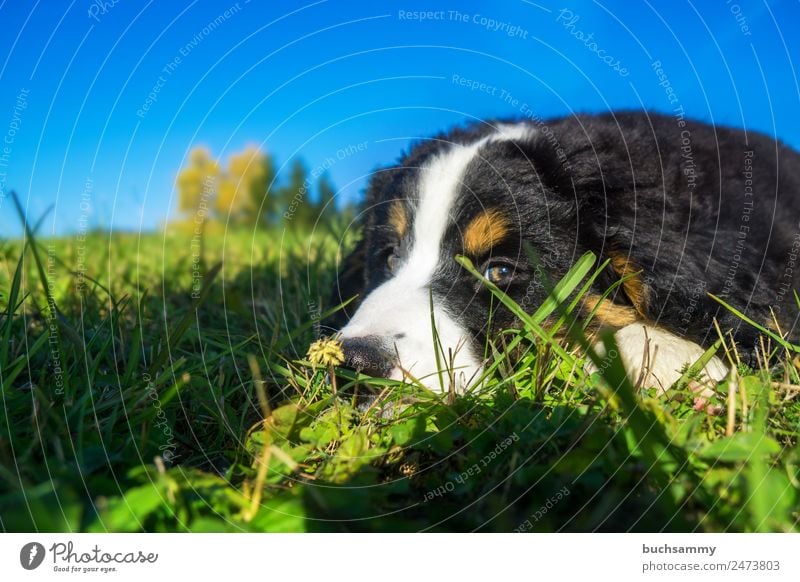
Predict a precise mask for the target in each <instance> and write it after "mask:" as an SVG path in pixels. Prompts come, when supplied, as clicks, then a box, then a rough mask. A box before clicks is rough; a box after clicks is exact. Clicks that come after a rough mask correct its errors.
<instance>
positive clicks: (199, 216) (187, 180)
mask: <svg viewBox="0 0 800 582" xmlns="http://www.w3.org/2000/svg"><path fill="white" fill-rule="evenodd" d="M218 181H219V164H217V162H216V161H215V160H214V159H213V158H212V157H211V152H209V151H208V149H207V148H205V147H202V146H199V147H196V148H194V149H192V151H191V152H189V165H188V166H187V167H185V168H183V169H182V170H181V171H180V172H178V178H177V180H176V186H177V188H178V210H179V211H180V212H181V213H183V214H185V215H187V218H188V219H189V220H190V221H194V222H195V223H196V224H199V225H203V224H205V221H206V220H207V219H208V218H209V213H210V212H211V210H212V209H213V207H214V202H215V199H216V195H217V186H218Z"/></svg>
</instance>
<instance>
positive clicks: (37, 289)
mask: <svg viewBox="0 0 800 582" xmlns="http://www.w3.org/2000/svg"><path fill="white" fill-rule="evenodd" d="M171 230H172V231H174V232H172V233H171V234H169V235H167V236H164V235H162V234H148V235H142V236H138V235H132V234H115V235H113V236H108V235H106V234H102V233H95V234H91V235H88V236H87V237H86V238H85V240H80V239H78V238H77V237H74V238H64V239H57V240H44V239H41V240H38V241H37V245H36V251H37V252H36V254H34V252H33V250H34V249H33V248H32V247H30V246H28V248H27V249H25V250H24V253H23V248H22V242H20V241H3V242H0V342H1V343H0V390H1V392H0V396H2V407H3V409H2V412H0V530H5V531H25V530H31V531H141V530H145V531H187V530H191V531H227V530H230V531H422V530H424V531H437V530H438V531H442V530H445V531H450V530H457V531H464V530H465V531H471V530H480V531H515V530H516V531H557V530H558V531H596V530H600V531H608V530H611V531H628V530H634V531H661V530H667V531H796V530H797V529H798V520H799V519H800V511H799V508H798V504H799V501H800V470H799V469H798V466H799V464H800V448H798V430H799V426H800V425H799V423H800V395H799V394H798V386H797V385H798V384H800V381H798V380H799V379H798V375H797V370H796V369H795V367H794V366H793V365H792V364H791V362H790V361H789V362H788V363H786V361H785V360H787V359H789V360H790V357H787V358H783V360H784V364H783V365H781V366H777V367H774V368H771V369H769V370H747V369H744V368H741V369H740V370H739V375H738V377H734V378H732V379H729V380H728V381H725V382H723V383H722V384H721V385H720V386H719V387H718V389H717V392H718V400H719V403H720V404H722V405H723V406H727V405H728V403H731V404H732V405H733V406H732V408H731V414H730V415H728V413H727V412H725V413H723V414H722V415H718V416H712V415H707V414H705V413H704V412H698V411H695V410H694V409H693V406H692V404H693V394H692V393H691V392H690V391H689V390H688V389H687V388H681V387H678V388H677V389H676V390H674V391H673V392H672V393H671V394H670V396H669V397H666V398H655V397H654V395H653V392H652V391H648V390H644V391H643V392H641V393H639V394H635V393H634V390H633V388H632V387H631V386H630V385H629V383H628V382H627V379H625V377H624V374H622V373H621V369H620V367H619V362H618V361H616V360H613V359H610V360H608V361H603V360H601V359H597V361H596V363H598V364H599V365H598V368H600V369H601V370H602V375H601V374H593V375H591V376H585V375H584V374H583V372H582V370H583V363H584V359H585V357H586V356H583V355H582V351H581V350H579V349H577V347H570V346H569V345H567V344H566V343H565V342H564V341H563V340H562V339H556V338H561V337H562V336H563V335H564V333H556V331H560V332H564V330H566V329H567V328H569V329H570V330H572V332H575V330H577V329H578V328H579V327H580V325H579V324H581V323H583V322H572V309H573V308H574V307H575V305H576V298H577V297H579V296H580V295H581V293H582V292H583V291H585V285H586V283H587V281H588V280H589V279H590V278H591V277H592V276H593V273H594V272H595V268H596V265H594V264H593V261H592V258H591V257H585V258H584V259H582V261H580V262H579V263H578V264H577V265H576V268H575V269H574V270H573V271H572V272H571V273H570V275H569V276H568V277H566V278H565V279H564V280H563V281H562V282H560V283H559V284H558V286H557V287H556V289H555V291H554V293H553V295H554V297H557V298H558V299H559V301H547V302H545V304H543V305H542V306H533V307H534V308H535V309H533V310H532V312H531V313H530V314H526V313H524V312H522V311H521V310H520V308H519V307H518V306H516V305H514V304H513V302H510V300H509V299H508V298H506V297H504V296H502V294H500V293H499V292H496V297H497V303H498V304H504V305H505V306H506V307H507V308H510V309H515V310H518V311H519V315H520V317H521V318H522V319H523V321H524V324H525V325H524V326H523V328H522V329H520V330H510V331H508V332H506V333H504V334H503V335H502V336H501V337H500V338H499V340H498V341H497V342H495V344H493V345H488V346H486V349H487V353H488V354H489V355H491V357H492V364H491V365H490V367H489V372H488V373H487V378H486V382H485V387H484V389H483V390H481V391H479V392H477V391H476V392H473V393H470V394H467V395H465V396H460V397H456V398H453V397H452V395H450V394H444V395H435V394H433V393H430V392H427V391H425V390H423V389H420V388H418V387H415V386H413V385H399V384H396V383H392V382H389V381H380V380H367V379H364V378H361V379H358V378H355V377H354V376H353V375H352V374H348V373H347V372H344V371H343V372H340V374H339V377H338V386H337V394H338V396H334V394H333V387H332V384H331V381H330V377H329V374H328V371H327V370H323V369H316V370H315V369H312V368H310V367H309V366H307V365H305V362H304V358H305V351H306V348H307V347H308V345H309V343H310V342H311V341H313V340H314V339H315V337H316V331H315V319H316V318H317V316H318V310H319V309H320V307H322V308H323V309H324V308H325V305H324V303H325V297H326V296H327V294H328V290H329V289H330V286H331V284H332V282H333V280H334V276H335V260H336V255H337V252H338V251H337V247H338V239H337V237H336V236H335V235H334V234H333V233H320V234H317V235H316V236H314V237H308V236H303V235H300V234H297V233H281V232H257V233H255V234H253V233H252V232H233V233H228V234H227V235H225V233H222V232H213V230H212V231H210V232H209V234H208V236H207V237H206V240H205V241H204V249H203V257H202V261H200V262H196V263H194V264H193V251H195V250H196V247H192V241H191V235H190V234H186V233H180V232H178V231H177V230H178V229H174V228H173V229H171ZM351 242H352V241H345V246H347V245H348V244H350V243H351ZM37 256H38V260H39V264H37V261H36V259H37ZM220 263H221V266H220V267H218V268H215V266H216V265H218V264H220ZM464 264H465V267H467V268H469V265H468V264H467V263H464ZM198 269H199V273H200V274H201V275H202V280H200V279H197V278H196V277H194V278H193V270H194V271H197V270H198ZM81 273H85V279H84V285H83V286H82V287H81V286H79V285H78V283H79V281H80V275H81ZM201 289H202V291H201ZM193 291H194V294H193ZM193 295H194V296H193ZM723 331H724V330H723ZM571 337H572V339H573V341H572V344H571V345H573V346H577V345H578V344H579V343H580V342H581V341H583V340H582V337H581V336H580V334H575V333H572V335H571ZM765 339H768V338H765ZM605 340H606V341H610V339H609V338H608V337H606V338H605ZM772 345H776V344H775V342H772ZM779 347H780V346H779ZM608 348H613V346H611V345H608V346H607V349H608ZM784 352H786V353H789V352H788V351H786V350H785V348H784V347H780V352H779V353H778V359H779V360H780V359H782V356H781V354H782V353H784ZM510 353H514V354H515V358H514V359H512V358H510V357H509V356H508V355H507V354H510ZM793 355H794V354H791V356H793ZM594 356H595V357H596V355H594ZM589 357H592V355H590V356H589ZM57 368H58V369H57ZM687 377H688V375H687ZM445 381H446V375H445ZM367 384H371V385H372V388H373V390H376V391H380V392H382V398H381V399H380V400H379V402H378V403H377V404H376V405H375V406H373V407H371V408H369V409H368V410H364V409H363V407H359V406H358V405H357V400H356V399H355V398H353V397H350V396H348V395H350V394H352V389H353V387H354V386H355V385H357V388H356V389H357V390H359V391H361V392H363V391H364V390H365V388H366V385H367ZM683 384H685V382H684V383H683ZM728 433H730V434H728Z"/></svg>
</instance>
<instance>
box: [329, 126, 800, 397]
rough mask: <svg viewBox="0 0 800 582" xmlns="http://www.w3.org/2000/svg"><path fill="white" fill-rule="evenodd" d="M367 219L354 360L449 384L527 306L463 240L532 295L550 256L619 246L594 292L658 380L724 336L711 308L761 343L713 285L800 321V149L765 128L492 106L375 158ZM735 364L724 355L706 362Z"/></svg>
mask: <svg viewBox="0 0 800 582" xmlns="http://www.w3.org/2000/svg"><path fill="white" fill-rule="evenodd" d="M360 219H361V226H362V228H363V238H362V239H361V241H360V243H359V244H358V245H357V247H356V248H355V250H354V251H353V253H352V254H351V255H350V256H349V257H347V259H346V260H345V261H344V262H343V264H342V265H341V269H340V275H339V280H338V286H337V289H336V292H335V294H334V301H335V302H336V303H341V302H344V301H346V300H348V299H351V298H352V297H353V296H357V299H356V300H355V301H353V302H351V303H350V304H349V305H347V306H346V307H345V308H344V309H343V310H342V311H341V312H340V320H339V324H340V327H339V329H340V337H341V339H342V342H343V348H344V353H345V363H346V365H347V366H349V367H351V368H354V369H356V370H360V371H362V372H364V373H367V374H370V375H373V376H379V377H387V378H395V379H398V380H402V379H406V380H407V379H408V378H414V379H416V380H418V381H420V382H421V383H422V384H424V385H426V386H428V387H429V388H431V389H433V390H441V389H445V390H447V389H449V388H450V387H449V386H446V385H443V383H442V382H441V378H442V375H441V374H440V373H439V366H446V367H447V368H451V369H449V370H447V373H445V374H444V377H445V378H450V379H455V383H456V386H455V388H456V389H457V390H459V391H463V390H465V389H466V388H468V387H469V386H471V385H473V384H474V383H475V382H476V381H477V379H478V378H479V377H480V375H481V371H482V370H483V365H484V362H483V361H482V357H483V354H484V342H485V340H486V339H487V334H489V335H490V337H491V336H492V334H495V333H497V332H498V331H499V330H503V329H508V328H512V327H514V326H518V325H519V324H520V322H519V321H517V320H516V318H515V316H514V315H513V314H512V313H511V312H510V311H509V310H507V309H504V308H498V307H497V301H494V302H492V296H491V292H490V291H489V290H488V289H486V287H485V286H484V285H482V284H481V282H480V281H478V280H477V279H476V278H475V277H474V276H473V275H471V274H470V273H469V272H468V271H467V270H466V269H465V268H463V267H462V266H461V265H460V264H459V263H457V262H456V260H455V257H456V256H457V255H465V256H466V257H468V258H469V259H470V260H471V261H472V262H473V264H474V265H475V266H476V267H477V268H478V270H479V272H481V273H482V274H483V276H484V277H485V278H486V279H488V280H489V281H492V282H493V283H495V284H496V285H497V286H498V287H500V288H501V289H502V290H504V291H505V292H506V293H508V294H509V295H510V296H511V297H512V298H513V299H514V300H515V301H516V302H517V303H518V304H519V305H520V306H522V307H523V308H524V309H525V310H526V311H527V312H529V313H530V312H532V311H534V310H535V309H536V308H537V307H538V306H539V305H540V304H541V303H542V302H543V301H544V300H545V299H546V297H547V295H548V286H547V285H546V284H544V281H545V279H544V278H543V277H542V273H541V272H537V271H541V270H542V269H544V270H545V271H546V275H547V277H548V278H549V280H550V281H553V282H556V281H558V280H559V278H560V277H562V276H563V275H564V274H566V273H567V271H568V270H569V269H570V267H571V266H572V265H573V264H574V262H575V261H576V260H577V259H578V258H579V257H581V255H583V254H584V253H585V252H586V251H592V252H593V253H594V254H595V255H596V256H597V257H598V259H599V261H601V262H602V261H605V260H606V259H607V260H608V261H609V263H608V266H607V267H606V269H605V270H604V272H603V273H602V274H601V276H600V277H598V278H597V279H596V281H595V282H594V284H593V287H592V289H591V291H590V293H588V294H587V295H586V296H585V299H584V300H583V302H582V306H581V308H580V309H581V310H582V312H583V313H584V314H588V313H590V312H592V311H593V310H594V312H595V321H596V322H597V323H598V324H599V325H601V326H605V327H609V328H613V329H614V330H616V332H615V336H616V340H617V343H618V346H619V351H620V355H621V357H622V361H623V363H624V364H625V366H626V369H627V371H628V373H629V375H630V376H631V378H633V379H635V380H637V379H638V381H639V383H640V384H642V383H643V384H645V385H647V386H651V387H656V388H658V389H660V390H665V389H667V388H668V387H669V386H671V385H672V384H673V383H674V382H675V381H676V380H677V379H678V378H679V377H680V375H681V372H682V370H684V369H685V367H686V366H687V365H689V364H692V363H694V362H695V361H696V360H697V359H698V358H699V357H700V356H701V355H702V353H703V352H704V348H706V347H708V346H709V345H711V344H713V343H714V341H715V340H716V339H717V337H718V334H717V332H716V329H715V326H714V319H716V320H717V322H718V324H719V327H720V329H721V330H722V331H723V332H724V333H727V332H728V331H730V332H731V333H732V337H733V338H734V339H735V342H736V345H737V348H738V350H739V353H740V354H741V355H742V357H743V358H745V359H747V358H752V357H753V355H754V354H755V350H756V349H758V346H759V341H758V338H759V332H758V331H757V330H756V329H755V328H754V327H752V326H751V325H749V324H747V323H745V322H744V321H742V320H741V319H740V318H739V317H737V316H736V315H734V314H733V313H731V312H730V311H729V310H728V309H726V308H724V307H722V306H721V305H720V304H719V303H718V302H716V301H714V300H713V298H711V297H710V296H709V294H714V295H716V296H718V297H719V298H721V299H723V300H724V301H725V302H727V303H728V304H730V305H731V306H733V307H735V308H736V309H738V310H740V311H742V312H743V313H745V314H746V315H747V316H748V317H749V318H751V319H752V320H754V321H756V322H758V323H759V324H761V325H764V326H767V327H769V328H772V329H778V330H780V331H781V332H782V333H783V334H785V336H786V337H788V338H789V339H790V340H792V339H795V338H797V335H798V334H797V330H796V323H797V314H798V310H797V306H796V303H795V298H794V293H793V290H794V289H797V288H798V287H800V263H798V262H797V261H798V253H800V225H799V224H798V222H799V221H800V155H798V153H796V152H795V151H793V150H791V149H789V148H788V147H786V146H784V145H782V144H781V143H779V142H777V141H775V140H774V139H772V138H770V137H768V136H766V135H762V134H758V133H754V132H750V131H741V130H736V129H730V128H723V127H715V126H712V125H708V124H705V123H701V122H694V121H689V120H686V119H679V118H675V117H668V116H663V115H655V114H649V113H645V112H623V113H609V114H604V115H575V116H569V117H564V118H560V119H554V120H551V121H548V122H538V121H534V120H493V121H489V122H479V123H475V124H473V125H471V126H467V127H466V128H456V129H453V130H452V131H450V132H447V133H443V134H441V135H437V136H436V137H433V138H432V139H428V140H424V141H422V142H420V143H418V144H417V145H416V146H415V147H413V148H412V149H411V150H410V152H408V153H407V154H406V155H404V156H403V157H402V158H401V159H400V160H399V161H398V162H397V163H396V164H395V165H393V166H391V167H387V168H384V169H380V170H379V171H377V172H375V173H374V175H373V176H372V178H371V181H370V183H369V186H368V188H367V192H366V200H365V204H364V207H363V211H362V213H361V215H360ZM527 245H529V247H530V248H531V249H532V250H533V252H534V253H535V256H537V257H538V261H535V262H534V261H532V260H531V253H529V252H527V251H526V246H527ZM618 280H623V283H622V284H621V285H619V286H618V287H617V289H616V292H615V293H613V294H612V295H611V296H610V297H608V298H607V299H606V300H605V301H601V296H602V294H603V293H604V292H605V291H606V290H607V289H609V287H611V286H612V284H613V283H614V282H615V281H618ZM492 305H494V307H493V308H492V309H493V311H494V313H493V314H492V315H491V317H490V307H491V306H492ZM434 324H435V330H436V337H437V341H438V343H439V344H440V345H439V346H438V347H437V348H435V347H434V333H433V330H432V326H433V325H434ZM437 349H438V351H439V357H438V358H437ZM750 361H751V362H752V361H753V360H752V359H751V360H750ZM727 370H728V368H727V365H726V364H725V363H723V361H722V359H720V358H718V357H714V359H712V360H711V361H710V362H709V363H708V365H707V366H706V367H705V369H704V370H703V375H704V376H705V377H706V378H707V379H708V380H709V381H713V380H720V379H722V378H723V377H724V376H725V374H726V373H727Z"/></svg>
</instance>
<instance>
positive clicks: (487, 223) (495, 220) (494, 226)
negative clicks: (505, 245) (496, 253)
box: [464, 208, 510, 257]
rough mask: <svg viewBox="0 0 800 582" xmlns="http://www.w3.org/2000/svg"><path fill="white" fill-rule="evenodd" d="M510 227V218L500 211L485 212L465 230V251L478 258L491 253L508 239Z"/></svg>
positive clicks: (474, 219)
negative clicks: (493, 248)
mask: <svg viewBox="0 0 800 582" xmlns="http://www.w3.org/2000/svg"><path fill="white" fill-rule="evenodd" d="M509 226H510V224H509V221H508V218H506V216H505V215H504V214H503V213H502V212H500V211H499V210H497V209H494V208H493V209H491V210H484V211H483V212H481V213H480V214H479V215H478V216H476V217H475V218H473V219H472V220H471V221H470V223H469V224H468V225H467V228H466V229H465V230H464V250H465V251H466V252H467V253H468V254H470V255H473V256H476V257H477V256H480V255H483V254H485V253H487V252H489V250H491V248H492V247H493V246H495V245H497V244H498V243H499V242H501V241H502V240H503V239H504V238H505V237H506V235H507V234H508V230H509Z"/></svg>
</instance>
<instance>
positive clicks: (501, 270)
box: [483, 264, 511, 285]
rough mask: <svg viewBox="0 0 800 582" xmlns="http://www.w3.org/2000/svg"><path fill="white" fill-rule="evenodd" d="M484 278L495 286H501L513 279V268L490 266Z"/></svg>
mask: <svg viewBox="0 0 800 582" xmlns="http://www.w3.org/2000/svg"><path fill="white" fill-rule="evenodd" d="M483 276H484V277H485V278H486V279H488V280H489V281H491V282H492V283H494V284H495V285H499V284H500V283H503V282H505V281H507V280H508V279H509V278H510V277H511V267H509V266H508V265H498V264H494V265H489V266H488V267H486V270H485V271H484V272H483Z"/></svg>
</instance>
